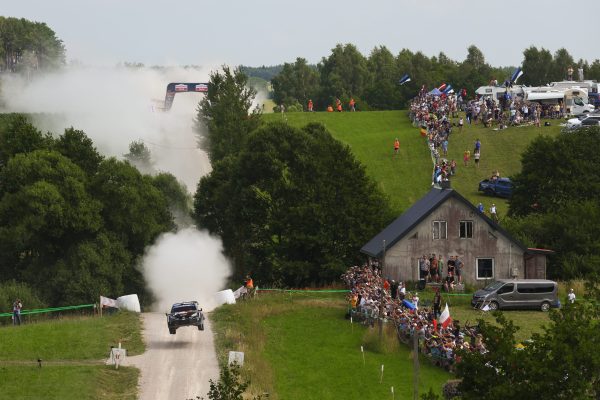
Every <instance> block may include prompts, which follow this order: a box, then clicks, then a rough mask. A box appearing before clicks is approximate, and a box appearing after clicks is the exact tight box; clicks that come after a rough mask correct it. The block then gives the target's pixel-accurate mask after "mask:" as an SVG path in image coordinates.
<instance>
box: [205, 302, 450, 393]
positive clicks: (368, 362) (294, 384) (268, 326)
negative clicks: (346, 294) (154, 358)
mask: <svg viewBox="0 0 600 400" xmlns="http://www.w3.org/2000/svg"><path fill="white" fill-rule="evenodd" d="M345 312H346V304H345V300H344V298H343V295H339V294H338V295H331V294H330V295H322V294H314V293H313V294H310V295H305V294H293V295H288V294H271V295H261V296H260V298H258V299H253V300H251V301H246V302H240V303H238V304H235V305H225V306H222V307H219V308H218V309H216V310H215V311H214V312H213V313H212V314H211V320H212V321H214V326H215V335H216V345H217V355H218V357H219V360H220V362H221V363H224V362H226V357H227V352H228V351H230V350H236V351H243V352H244V353H245V368H244V370H243V374H244V377H245V378H247V379H250V380H251V382H252V385H251V388H250V389H251V392H252V393H254V394H262V393H269V398H271V399H340V398H348V399H359V398H360V399H369V398H382V397H386V396H390V388H391V386H394V389H395V393H396V398H408V397H410V396H411V395H412V358H411V353H410V350H409V349H408V347H406V346H404V345H393V344H392V345H387V346H384V347H385V349H381V348H378V347H377V346H376V345H374V340H373V337H372V335H373V331H375V332H377V328H368V327H364V326H362V325H360V324H353V325H351V324H350V322H349V321H348V320H346V319H344V314H345ZM389 335H390V333H387V335H386V336H387V339H386V340H385V343H388V344H389V343H393V341H392V342H390V337H389ZM391 335H393V332H392V334H391ZM392 340H395V338H392ZM361 345H363V346H366V347H365V365H363V360H362V354H361V352H360V346H361ZM382 364H383V365H384V376H383V383H381V384H380V383H379V379H380V373H381V365H382ZM420 376H421V381H420V382H421V383H420V389H421V392H422V393H424V392H425V391H427V390H429V388H430V387H431V388H433V390H434V391H436V392H437V393H439V392H440V391H441V386H442V384H443V383H444V382H445V381H446V380H447V379H450V378H451V377H452V375H450V374H449V373H447V372H446V371H444V370H442V369H440V368H437V367H435V366H433V365H432V364H430V363H429V362H428V361H425V360H423V362H422V364H421V375H420Z"/></svg>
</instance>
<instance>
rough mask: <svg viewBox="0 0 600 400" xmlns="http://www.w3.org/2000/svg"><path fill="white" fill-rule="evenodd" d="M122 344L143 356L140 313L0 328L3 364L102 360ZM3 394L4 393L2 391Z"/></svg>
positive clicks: (130, 352)
mask: <svg viewBox="0 0 600 400" xmlns="http://www.w3.org/2000/svg"><path fill="white" fill-rule="evenodd" d="M119 341H121V343H122V345H123V347H124V348H126V349H127V351H128V353H129V354H130V355H136V354H141V353H142V352H143V351H144V343H143V341H142V337H141V332H140V321H139V318H138V315H137V314H133V313H127V312H123V313H117V314H115V315H113V316H109V317H103V318H98V317H91V318H74V319H65V320H56V321H43V322H39V323H35V324H30V325H21V326H20V327H12V326H8V327H4V328H0V361H6V360H37V358H38V357H39V358H42V359H43V360H48V361H50V360H98V359H101V358H103V357H105V356H107V355H108V351H109V350H110V346H111V345H113V346H116V345H117V344H118V342H119ZM0 392H1V391H0Z"/></svg>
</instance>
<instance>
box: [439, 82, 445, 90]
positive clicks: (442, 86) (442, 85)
mask: <svg viewBox="0 0 600 400" xmlns="http://www.w3.org/2000/svg"><path fill="white" fill-rule="evenodd" d="M444 89H446V84H445V83H442V84H441V86H440V87H439V88H438V90H439V91H440V92H443V91H444Z"/></svg>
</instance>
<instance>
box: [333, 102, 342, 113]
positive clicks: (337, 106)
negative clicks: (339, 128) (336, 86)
mask: <svg viewBox="0 0 600 400" xmlns="http://www.w3.org/2000/svg"><path fill="white" fill-rule="evenodd" d="M335 106H336V109H337V111H338V112H342V101H341V100H340V99H335Z"/></svg>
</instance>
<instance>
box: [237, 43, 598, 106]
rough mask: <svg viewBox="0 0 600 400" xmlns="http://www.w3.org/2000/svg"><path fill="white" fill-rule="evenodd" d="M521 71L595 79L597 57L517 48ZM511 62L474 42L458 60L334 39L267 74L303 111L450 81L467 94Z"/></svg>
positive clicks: (277, 91)
mask: <svg viewBox="0 0 600 400" xmlns="http://www.w3.org/2000/svg"><path fill="white" fill-rule="evenodd" d="M521 66H522V70H523V71H524V74H523V76H522V78H521V80H520V81H519V83H523V84H527V85H536V86H537V85H546V84H548V83H550V82H553V81H560V80H563V79H566V77H567V69H568V68H569V67H572V68H573V69H574V71H575V73H574V74H573V75H574V78H577V71H578V68H582V69H583V72H584V77H585V79H596V80H600V60H599V59H596V60H594V61H593V62H591V63H589V62H588V61H586V60H582V59H580V60H578V61H575V59H574V58H573V57H572V56H571V55H570V54H569V52H568V51H567V50H566V49H564V48H561V49H559V50H557V51H556V52H555V53H554V54H552V53H551V52H550V51H549V50H547V49H544V48H540V49H538V48H537V47H535V46H531V47H529V48H527V49H525V50H524V51H523V61H522V63H521ZM514 69H515V66H505V67H493V66H491V65H490V64H488V63H487V62H486V60H485V57H484V55H483V53H482V52H481V50H479V49H478V48H477V47H476V46H470V47H469V48H468V49H467V56H466V58H465V59H464V60H462V61H456V60H452V59H450V58H449V57H448V56H446V54H444V53H443V52H440V53H439V54H438V55H437V56H432V57H428V56H426V55H425V54H423V53H422V52H420V51H417V52H412V51H410V50H408V49H403V50H401V51H400V53H399V54H398V55H394V54H392V53H391V52H390V51H389V50H388V49H387V47H385V46H379V47H375V48H374V49H373V50H371V52H370V54H369V55H368V57H365V56H364V55H363V54H361V53H360V52H359V51H358V49H357V48H356V46H354V45H353V44H345V45H342V44H338V45H337V46H336V47H335V48H333V49H332V50H331V54H330V55H329V56H327V57H323V58H322V60H321V61H320V62H319V63H318V64H317V65H310V64H308V62H307V61H306V59H304V58H301V57H299V58H297V59H296V60H295V61H294V62H292V63H285V64H283V67H282V69H281V72H279V73H278V74H277V75H276V76H274V77H273V78H272V79H271V82H272V86H273V99H274V100H275V102H276V104H278V105H280V104H283V105H284V106H285V107H286V109H288V110H289V109H290V107H291V109H293V110H298V111H300V110H306V106H307V103H308V100H309V99H311V100H312V101H313V103H314V105H315V109H316V110H320V111H324V110H325V108H326V107H327V106H328V105H333V104H335V99H336V98H339V99H341V101H342V102H344V103H345V104H347V103H348V101H349V100H350V98H354V100H355V101H356V103H357V107H358V109H359V110H363V111H367V110H390V109H403V108H406V106H407V104H408V102H409V100H410V99H412V98H413V97H414V96H415V94H416V93H418V92H419V90H420V89H421V87H422V86H423V85H424V86H425V87H427V88H428V89H432V88H433V87H437V86H440V85H441V84H442V83H447V84H451V85H452V86H453V87H454V88H455V89H462V88H464V89H466V91H467V96H473V95H474V91H475V89H477V88H478V87H479V86H483V85H487V84H488V83H489V82H490V81H491V80H493V79H495V80H497V81H498V82H499V83H500V84H502V82H504V80H506V79H507V78H509V77H510V75H511V74H512V72H513V71H514ZM246 71H248V73H253V71H252V70H248V69H246ZM404 74H408V75H409V76H410V78H411V80H410V82H408V83H406V84H404V85H399V83H398V81H399V79H400V78H401V77H402V76H403V75H404Z"/></svg>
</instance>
